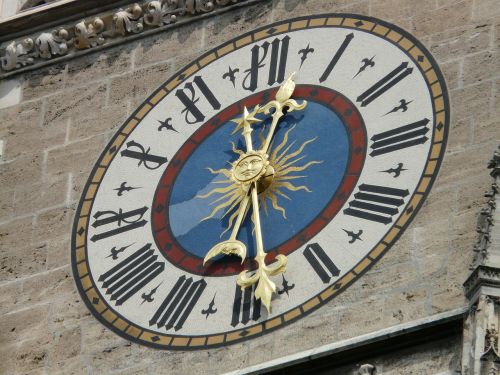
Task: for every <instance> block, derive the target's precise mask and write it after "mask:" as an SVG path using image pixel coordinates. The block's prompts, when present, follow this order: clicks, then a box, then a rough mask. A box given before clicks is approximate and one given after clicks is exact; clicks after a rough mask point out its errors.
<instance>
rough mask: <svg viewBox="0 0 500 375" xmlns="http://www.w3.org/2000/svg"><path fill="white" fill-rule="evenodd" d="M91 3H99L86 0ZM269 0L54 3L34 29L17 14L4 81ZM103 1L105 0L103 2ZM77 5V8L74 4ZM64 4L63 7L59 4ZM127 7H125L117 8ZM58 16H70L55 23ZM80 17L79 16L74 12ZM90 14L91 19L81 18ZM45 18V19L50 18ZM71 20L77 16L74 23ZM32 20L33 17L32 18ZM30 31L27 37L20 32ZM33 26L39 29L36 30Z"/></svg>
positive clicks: (3, 61) (4, 48) (1, 71)
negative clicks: (103, 4) (104, 8)
mask: <svg viewBox="0 0 500 375" xmlns="http://www.w3.org/2000/svg"><path fill="white" fill-rule="evenodd" d="M86 1H88V4H91V3H92V4H94V5H95V4H96V3H99V2H98V1H95V0H86ZM261 1H266V0H212V1H207V0H145V1H141V2H131V1H130V0H129V1H123V0H122V1H115V0H112V1H108V2H107V5H106V7H109V6H110V3H112V4H111V5H112V6H113V7H112V9H109V10H107V11H103V12H101V13H94V14H92V15H90V16H89V14H91V13H90V12H91V11H93V10H94V11H95V10H96V9H97V10H102V9H103V7H102V6H101V7H100V8H96V7H94V8H89V7H88V4H87V5H86V7H85V6H83V5H82V1H80V0H68V1H64V2H61V4H59V5H58V3H55V4H54V7H53V8H52V10H51V11H50V12H48V11H44V12H36V13H35V15H37V16H38V17H42V19H43V21H44V22H45V24H43V25H44V26H45V28H43V29H39V28H33V27H31V28H28V25H27V24H26V23H27V20H28V18H29V17H28V18H26V17H14V18H12V19H8V20H6V21H4V22H2V23H0V35H3V34H2V33H1V30H2V29H3V28H5V25H6V24H9V23H10V24H11V26H12V25H14V26H15V27H12V28H11V29H10V30H11V31H12V32H11V33H10V34H9V35H10V36H15V37H12V39H9V38H5V37H2V39H3V40H4V41H3V42H2V44H1V45H0V79H2V78H6V77H9V76H12V75H15V74H19V73H21V72H25V71H28V70H33V69H38V68H41V67H43V66H46V65H51V64H54V63H57V62H60V61H63V60H67V59H71V58H73V57H76V56H80V55H83V54H86V53H89V52H93V51H96V50H100V49H103V48H109V47H112V46H115V45H117V44H121V43H126V42H128V41H131V40H134V39H138V38H141V37H145V36H147V35H151V34H153V33H158V32H162V31H167V30H169V29H172V28H174V27H177V26H180V25H182V24H186V23H190V22H194V21H197V20H201V19H204V18H206V17H209V16H212V15H215V14H218V13H221V12H225V11H228V10H230V9H233V8H236V7H242V6H247V5H251V4H254V3H257V2H261ZM101 3H102V1H101ZM71 4H73V5H74V6H76V5H78V6H76V7H75V8H73V9H68V8H66V7H67V6H68V5H71ZM56 5H58V6H56ZM119 6H121V7H120V8H117V7H119ZM54 14H55V15H57V14H61V15H65V16H66V17H65V18H61V19H60V21H59V23H55V21H54V19H57V17H56V18H54ZM72 15H74V16H77V17H78V16H79V18H75V17H74V16H72ZM82 15H85V16H86V17H85V18H82V17H81V16H82ZM44 17H45V18H44ZM69 19H74V20H73V21H71V22H69V21H68V20H69ZM30 22H31V21H30ZM23 25H24V30H26V34H23V35H21V34H20V30H23ZM33 30H38V31H37V32H34V31H33Z"/></svg>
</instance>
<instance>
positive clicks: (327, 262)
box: [303, 243, 340, 284]
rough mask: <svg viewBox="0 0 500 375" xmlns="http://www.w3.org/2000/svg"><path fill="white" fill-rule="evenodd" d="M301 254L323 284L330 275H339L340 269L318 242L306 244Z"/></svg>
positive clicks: (326, 282)
mask: <svg viewBox="0 0 500 375" xmlns="http://www.w3.org/2000/svg"><path fill="white" fill-rule="evenodd" d="M303 254H304V256H305V258H306V259H307V261H308V262H309V264H310V265H311V267H312V268H313V270H314V272H316V274H317V275H318V276H319V278H320V279H321V281H323V282H324V283H325V284H328V283H329V282H330V280H331V278H332V277H336V276H338V275H340V270H339V269H338V268H337V266H336V265H335V263H333V261H332V260H331V259H330V257H329V256H328V255H327V254H326V253H325V250H323V248H322V247H321V246H320V245H319V244H318V243H312V244H309V245H307V246H306V248H305V250H304V253H303Z"/></svg>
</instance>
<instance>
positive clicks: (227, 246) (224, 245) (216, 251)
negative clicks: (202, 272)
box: [203, 240, 247, 265]
mask: <svg viewBox="0 0 500 375" xmlns="http://www.w3.org/2000/svg"><path fill="white" fill-rule="evenodd" d="M220 254H224V255H237V256H239V257H240V258H241V263H243V262H244V260H245V258H246V255H247V248H246V246H245V244H244V243H243V242H241V241H238V240H227V241H222V242H219V243H218V244H216V245H215V246H214V247H212V248H211V249H210V251H209V252H208V253H207V255H205V258H204V259H203V265H205V263H206V262H208V261H209V260H210V259H212V258H215V257H216V256H217V255H220Z"/></svg>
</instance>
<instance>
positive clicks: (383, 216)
mask: <svg viewBox="0 0 500 375" xmlns="http://www.w3.org/2000/svg"><path fill="white" fill-rule="evenodd" d="M408 194H410V193H409V191H408V190H402V189H395V188H390V187H386V186H379V185H368V184H361V185H359V192H357V193H356V194H354V198H355V199H354V200H351V201H350V202H349V208H346V209H345V210H344V214H346V215H350V216H355V217H359V218H361V219H365V220H371V221H375V222H377V223H382V224H389V223H390V222H392V217H393V216H394V215H396V214H397V213H398V212H399V210H398V207H400V206H402V205H403V204H404V200H403V198H404V197H406V196H407V195H408Z"/></svg>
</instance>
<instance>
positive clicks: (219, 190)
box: [196, 185, 238, 198]
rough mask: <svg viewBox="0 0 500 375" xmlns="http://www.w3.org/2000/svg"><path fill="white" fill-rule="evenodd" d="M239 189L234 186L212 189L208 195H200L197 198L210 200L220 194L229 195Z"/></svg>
mask: <svg viewBox="0 0 500 375" xmlns="http://www.w3.org/2000/svg"><path fill="white" fill-rule="evenodd" d="M236 189H238V188H237V187H235V186H233V185H228V186H225V187H221V188H216V189H212V190H210V191H209V192H208V193H206V194H198V195H197V196H196V198H208V197H210V196H212V195H214V194H216V193H219V194H224V193H227V192H228V191H233V190H236Z"/></svg>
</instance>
